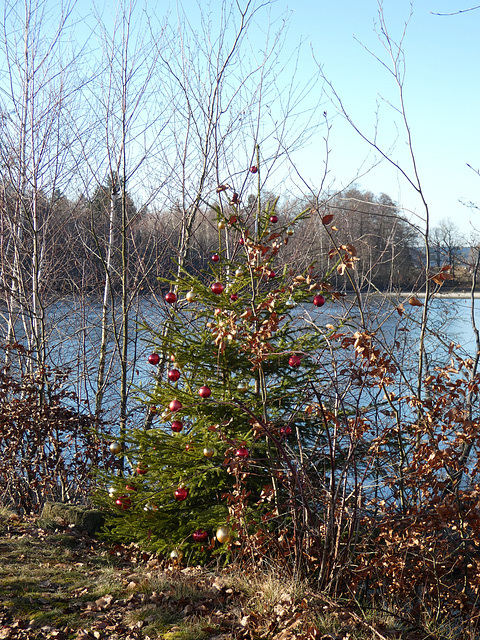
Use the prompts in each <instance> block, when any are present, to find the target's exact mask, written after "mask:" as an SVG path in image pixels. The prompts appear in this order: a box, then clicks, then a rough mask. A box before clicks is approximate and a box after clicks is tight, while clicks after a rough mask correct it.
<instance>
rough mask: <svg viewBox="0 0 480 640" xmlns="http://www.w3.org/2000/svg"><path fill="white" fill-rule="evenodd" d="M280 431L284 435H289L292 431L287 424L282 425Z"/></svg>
mask: <svg viewBox="0 0 480 640" xmlns="http://www.w3.org/2000/svg"><path fill="white" fill-rule="evenodd" d="M280 433H281V434H282V435H284V436H289V435H290V434H291V433H292V427H289V426H287V427H282V428H281V429H280Z"/></svg>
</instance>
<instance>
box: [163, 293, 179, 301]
mask: <svg viewBox="0 0 480 640" xmlns="http://www.w3.org/2000/svg"><path fill="white" fill-rule="evenodd" d="M176 301H177V296H176V295H175V294H174V293H173V291H169V292H168V293H167V294H166V295H165V302H168V304H173V303H174V302H176Z"/></svg>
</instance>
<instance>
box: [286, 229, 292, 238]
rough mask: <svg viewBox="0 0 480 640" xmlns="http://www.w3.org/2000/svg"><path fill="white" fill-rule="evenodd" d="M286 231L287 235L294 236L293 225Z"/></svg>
mask: <svg viewBox="0 0 480 640" xmlns="http://www.w3.org/2000/svg"><path fill="white" fill-rule="evenodd" d="M285 233H286V234H287V236H293V229H292V227H288V229H287V230H286V231H285Z"/></svg>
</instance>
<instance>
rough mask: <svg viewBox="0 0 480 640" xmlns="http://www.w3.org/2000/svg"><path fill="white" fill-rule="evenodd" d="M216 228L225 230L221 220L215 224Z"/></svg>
mask: <svg viewBox="0 0 480 640" xmlns="http://www.w3.org/2000/svg"><path fill="white" fill-rule="evenodd" d="M217 227H218V228H219V229H225V222H224V221H223V220H220V222H219V223H218V224H217Z"/></svg>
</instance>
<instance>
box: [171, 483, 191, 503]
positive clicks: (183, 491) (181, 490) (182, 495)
mask: <svg viewBox="0 0 480 640" xmlns="http://www.w3.org/2000/svg"><path fill="white" fill-rule="evenodd" d="M174 495H175V500H178V501H179V502H182V500H186V499H187V497H188V489H187V488H186V487H178V489H176V490H175V493H174Z"/></svg>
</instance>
